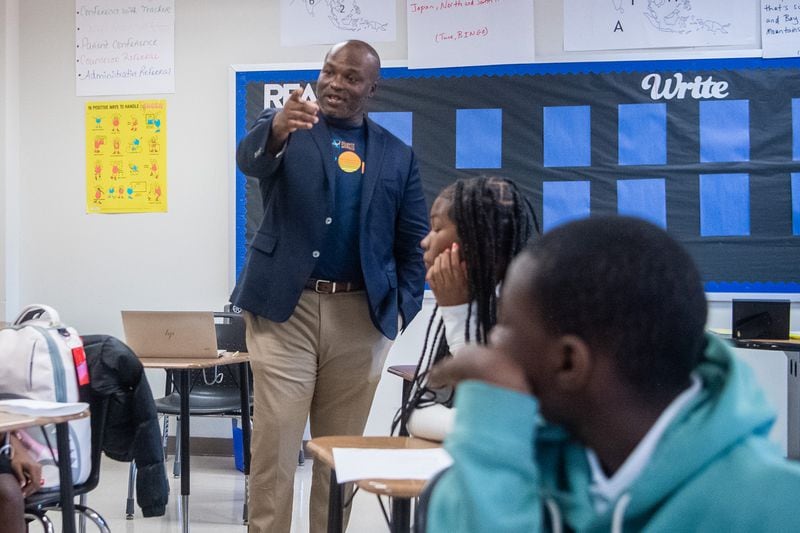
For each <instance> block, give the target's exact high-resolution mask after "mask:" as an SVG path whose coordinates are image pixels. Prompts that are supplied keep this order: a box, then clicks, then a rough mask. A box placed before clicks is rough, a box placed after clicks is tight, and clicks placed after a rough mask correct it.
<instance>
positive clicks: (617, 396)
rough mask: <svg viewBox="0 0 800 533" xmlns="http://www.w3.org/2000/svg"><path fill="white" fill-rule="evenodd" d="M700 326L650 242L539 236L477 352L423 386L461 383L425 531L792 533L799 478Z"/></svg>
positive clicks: (687, 281) (670, 265) (590, 232)
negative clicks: (447, 462) (444, 466)
mask: <svg viewBox="0 0 800 533" xmlns="http://www.w3.org/2000/svg"><path fill="white" fill-rule="evenodd" d="M706 312H707V304H706V300H705V295H704V293H703V287H702V284H701V281H700V276H699V274H698V271H697V268H696V267H695V265H694V264H693V262H692V260H691V258H690V257H689V255H688V253H687V252H686V251H685V250H684V249H683V248H682V247H681V246H680V245H679V244H678V243H677V242H675V241H674V240H673V239H672V238H670V237H669V236H668V235H667V234H666V233H665V232H664V231H662V230H661V229H660V228H657V227H656V226H653V225H651V224H649V223H646V222H643V221H639V220H635V219H631V218H623V217H593V218H590V219H586V220H583V221H579V222H573V223H570V224H567V225H564V226H561V227H559V228H556V229H554V230H552V231H550V232H549V233H547V234H545V235H544V237H542V238H541V239H539V240H538V241H537V242H536V243H535V244H534V245H533V246H532V247H531V248H529V249H527V250H526V251H525V252H523V253H522V254H521V255H520V256H519V257H518V259H516V260H515V261H514V263H513V264H512V265H511V268H510V271H509V274H508V276H507V281H506V283H505V285H504V286H503V289H502V293H501V299H500V315H499V319H498V322H497V325H496V326H495V327H494V329H493V330H492V332H491V335H490V345H489V347H488V348H485V347H478V346H473V347H469V348H465V349H464V352H463V353H462V354H459V357H458V358H454V359H451V360H448V361H446V362H445V363H444V364H442V365H440V366H439V367H437V368H436V369H435V370H434V372H433V373H432V375H431V377H430V379H431V382H432V383H433V385H435V386H440V385H445V384H455V383H458V382H461V384H460V385H459V386H458V389H457V392H456V407H457V415H456V422H455V428H454V430H453V432H452V433H451V434H450V436H449V437H448V439H447V440H446V441H445V447H446V448H447V450H448V451H449V452H450V454H451V455H452V456H453V459H454V464H453V466H452V467H451V468H450V469H449V470H448V471H447V472H445V473H444V474H443V476H442V477H441V479H440V480H439V482H438V483H437V484H436V485H435V488H434V490H433V492H432V495H431V499H430V503H429V508H428V514H427V529H426V531H428V532H430V533H438V532H459V533H467V532H502V533H515V532H520V533H523V532H524V533H531V532H536V531H557V532H561V531H576V532H608V531H631V532H632V531H651V532H653V531H665V532H666V531H669V532H684V531H691V532H697V531H699V532H706V531H714V532H718V531H719V532H726V533H727V532H748V533H749V532H756V531H765V532H770V533H772V532H781V531H787V532H789V531H792V532H797V531H800V510H798V506H799V504H800V466H798V465H797V464H796V463H793V462H790V461H787V460H786V459H784V458H783V457H782V455H781V453H780V451H779V450H777V449H776V447H775V446H773V445H772V444H771V443H770V442H769V441H768V439H767V434H768V432H769V430H770V428H771V427H772V424H773V422H774V420H775V416H774V414H773V412H772V410H771V409H770V407H769V406H768V405H767V402H766V401H765V399H764V396H763V394H762V392H761V390H760V389H759V387H758V386H757V385H756V383H755V380H754V378H753V375H752V372H751V371H750V370H749V368H747V367H746V366H745V365H744V364H742V363H741V362H740V361H738V360H737V359H736V358H735V357H733V355H732V354H731V351H730V350H729V349H728V348H727V347H726V346H725V345H724V344H723V343H722V342H721V341H720V340H718V339H716V338H714V337H710V336H707V335H706V334H705V333H704V326H705V321H706Z"/></svg>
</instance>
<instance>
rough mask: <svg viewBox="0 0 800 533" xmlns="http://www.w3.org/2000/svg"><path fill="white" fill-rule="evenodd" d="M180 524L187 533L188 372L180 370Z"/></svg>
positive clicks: (188, 453)
mask: <svg viewBox="0 0 800 533" xmlns="http://www.w3.org/2000/svg"><path fill="white" fill-rule="evenodd" d="M179 374H180V380H181V382H180V393H181V522H182V524H183V526H182V531H183V533H189V491H190V489H189V487H190V485H189V464H190V461H191V453H190V451H189V418H190V417H189V374H190V371H189V370H181V371H179Z"/></svg>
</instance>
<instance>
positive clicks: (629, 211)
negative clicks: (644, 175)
mask: <svg viewBox="0 0 800 533" xmlns="http://www.w3.org/2000/svg"><path fill="white" fill-rule="evenodd" d="M617 212H618V213H619V214H620V215H627V216H632V217H639V218H642V219H644V220H647V221H649V222H652V223H653V224H655V225H657V226H661V227H662V228H664V229H666V228H667V194H666V185H665V181H664V180H663V179H660V178H654V179H638V180H636V179H634V180H617Z"/></svg>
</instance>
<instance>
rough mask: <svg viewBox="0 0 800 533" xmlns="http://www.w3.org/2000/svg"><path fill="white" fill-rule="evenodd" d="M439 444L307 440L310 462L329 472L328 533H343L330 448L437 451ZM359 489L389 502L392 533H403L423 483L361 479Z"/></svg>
mask: <svg viewBox="0 0 800 533" xmlns="http://www.w3.org/2000/svg"><path fill="white" fill-rule="evenodd" d="M440 446H441V444H440V443H438V442H431V441H427V440H424V439H415V438H413V437H359V436H331V437H320V438H317V439H311V440H310V441H309V442H308V449H309V451H310V452H311V453H313V454H314V460H315V461H320V462H322V464H324V465H325V466H327V467H329V468H330V469H331V484H330V494H329V498H328V533H341V532H342V530H343V501H342V499H343V496H344V490H343V486H342V485H340V484H339V482H338V481H337V480H336V465H335V464H334V461H333V449H334V448H382V449H391V450H396V449H406V448H411V449H424V448H438V447H440ZM355 483H356V485H358V487H359V488H361V489H363V490H366V491H367V492H371V493H373V494H379V495H384V496H390V497H391V498H392V523H391V530H392V532H401V531H403V532H407V531H409V530H410V525H409V524H410V522H411V498H415V497H417V496H419V494H420V493H421V492H422V489H423V487H424V486H425V483H426V481H424V480H418V479H362V480H358V481H356V482H355Z"/></svg>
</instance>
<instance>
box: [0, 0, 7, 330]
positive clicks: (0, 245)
mask: <svg viewBox="0 0 800 533" xmlns="http://www.w3.org/2000/svg"><path fill="white" fill-rule="evenodd" d="M7 55H8V46H7V45H6V6H5V3H4V2H3V1H2V0H0V191H2V200H0V201H2V203H3V205H2V209H0V252H2V253H0V257H5V256H6V217H5V213H6V206H5V204H6V202H7V200H8V194H7V193H6V165H5V161H6V79H7V76H6V56H7ZM5 279H6V262H5V261H0V322H3V321H4V320H5V308H6V283H5Z"/></svg>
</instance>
